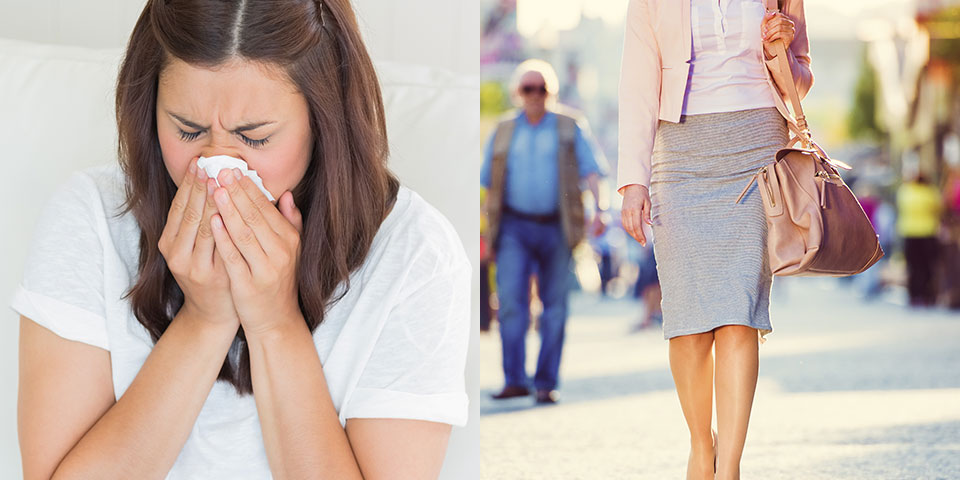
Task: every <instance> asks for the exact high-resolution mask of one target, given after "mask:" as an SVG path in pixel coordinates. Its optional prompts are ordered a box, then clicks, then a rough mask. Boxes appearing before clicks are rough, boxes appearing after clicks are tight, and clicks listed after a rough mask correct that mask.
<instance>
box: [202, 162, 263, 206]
mask: <svg viewBox="0 0 960 480" xmlns="http://www.w3.org/2000/svg"><path fill="white" fill-rule="evenodd" d="M197 166H198V167H200V168H202V169H203V170H204V171H205V172H207V176H208V177H210V178H212V179H215V180H217V185H220V180H219V179H217V175H219V174H220V170H223V169H224V168H239V169H240V172H241V173H243V174H244V175H246V176H248V177H250V180H253V183H255V184H256V185H257V187H259V188H260V191H261V192H263V194H264V195H266V196H267V198H268V199H270V201H271V202H273V201H274V200H275V199H274V198H273V195H270V192H268V191H267V189H266V188H264V187H263V180H262V179H261V178H260V175H257V171H256V170H249V169H247V162H244V161H243V160H240V159H239V158H234V157H231V156H229V155H217V156H215V157H209V158H207V157H200V160H198V161H197Z"/></svg>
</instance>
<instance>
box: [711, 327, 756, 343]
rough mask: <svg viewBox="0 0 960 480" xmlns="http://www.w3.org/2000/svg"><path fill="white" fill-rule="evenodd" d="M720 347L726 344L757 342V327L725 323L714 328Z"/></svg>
mask: <svg viewBox="0 0 960 480" xmlns="http://www.w3.org/2000/svg"><path fill="white" fill-rule="evenodd" d="M714 338H715V339H716V341H717V346H718V348H720V347H722V346H726V345H731V346H735V345H750V344H757V342H758V336H757V329H755V328H753V327H748V326H746V325H724V326H722V327H718V328H716V329H714Z"/></svg>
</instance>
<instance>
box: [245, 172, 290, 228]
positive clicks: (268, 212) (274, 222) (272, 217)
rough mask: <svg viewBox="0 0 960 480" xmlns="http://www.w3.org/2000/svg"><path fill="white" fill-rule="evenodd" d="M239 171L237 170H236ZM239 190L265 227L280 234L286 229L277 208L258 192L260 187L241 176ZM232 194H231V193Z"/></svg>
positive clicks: (246, 177)
mask: <svg viewBox="0 0 960 480" xmlns="http://www.w3.org/2000/svg"><path fill="white" fill-rule="evenodd" d="M238 171H239V170H238ZM238 183H239V185H240V189H241V190H243V191H244V193H246V194H247V198H249V199H250V203H252V204H253V206H254V207H256V209H257V210H258V211H259V212H260V214H261V215H262V216H263V218H264V220H266V222H267V225H269V226H270V228H272V229H273V231H274V232H276V233H280V232H282V231H283V228H284V227H286V225H285V224H286V223H287V222H285V221H284V220H283V215H281V214H280V212H279V211H278V210H277V207H275V206H273V203H271V202H270V200H269V199H268V198H267V196H266V195H264V194H263V192H262V191H261V190H260V187H258V186H257V184H256V183H253V180H251V179H250V177H248V176H246V175H243V174H241V175H240V178H239V181H238ZM231 193H232V192H231ZM241 211H242V210H241Z"/></svg>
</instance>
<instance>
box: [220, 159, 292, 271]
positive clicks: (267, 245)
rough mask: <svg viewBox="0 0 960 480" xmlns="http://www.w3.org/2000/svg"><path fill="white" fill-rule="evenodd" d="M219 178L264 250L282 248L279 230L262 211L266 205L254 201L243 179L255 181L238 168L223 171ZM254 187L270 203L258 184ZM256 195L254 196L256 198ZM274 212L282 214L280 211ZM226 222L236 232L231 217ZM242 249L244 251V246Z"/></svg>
mask: <svg viewBox="0 0 960 480" xmlns="http://www.w3.org/2000/svg"><path fill="white" fill-rule="evenodd" d="M218 178H219V179H220V185H222V186H223V188H224V189H226V191H227V193H228V194H229V197H230V200H231V202H232V203H233V205H234V207H235V208H236V211H237V212H239V214H240V219H241V220H242V221H243V223H245V224H247V227H249V228H250V230H252V231H253V234H254V236H256V238H257V243H259V244H260V246H261V248H262V249H263V251H264V252H266V253H267V254H272V253H273V252H275V251H276V250H277V249H279V248H281V247H282V245H280V239H279V237H278V236H277V232H276V231H275V230H274V229H273V227H271V226H270V225H269V224H268V223H267V219H266V218H265V217H264V215H263V212H262V211H261V208H265V207H258V206H257V205H256V204H255V203H254V200H253V199H251V198H250V195H248V194H247V193H246V191H245V190H244V187H243V184H244V182H243V180H247V181H248V182H250V183H251V184H253V181H252V180H250V179H249V178H247V177H246V176H244V175H243V174H241V173H240V170H238V169H230V170H229V171H224V172H221V174H220V175H219V177H218ZM253 188H255V189H257V193H256V196H259V197H260V198H262V199H263V200H264V201H266V202H267V204H269V203H270V202H269V201H267V199H266V197H264V196H263V193H262V192H260V191H259V189H258V188H257V186H256V185H253ZM256 196H255V197H254V198H256ZM218 205H219V204H218ZM270 208H271V209H273V210H276V208H275V207H274V206H273V205H270ZM274 213H276V214H277V215H280V212H274ZM224 222H226V225H227V230H228V231H230V233H231V234H233V233H234V232H236V230H234V229H232V228H231V227H232V225H231V224H230V218H224ZM241 251H243V249H242V248H241Z"/></svg>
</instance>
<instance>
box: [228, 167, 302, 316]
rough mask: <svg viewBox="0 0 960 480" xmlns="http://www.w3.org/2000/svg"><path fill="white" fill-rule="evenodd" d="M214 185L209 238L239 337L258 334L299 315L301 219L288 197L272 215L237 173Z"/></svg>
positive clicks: (266, 203) (269, 206)
mask: <svg viewBox="0 0 960 480" xmlns="http://www.w3.org/2000/svg"><path fill="white" fill-rule="evenodd" d="M218 179H219V181H220V185H221V187H220V188H217V189H216V190H215V191H214V195H213V196H214V199H215V201H216V204H217V207H218V208H219V210H220V213H219V215H214V216H213V218H212V219H211V226H212V228H213V238H214V240H215V241H216V245H217V252H218V253H219V254H220V257H221V258H222V259H223V262H224V264H225V265H226V269H227V274H228V275H229V277H230V289H231V291H232V293H233V302H234V305H235V306H236V309H237V313H238V314H239V316H240V323H241V325H243V330H244V332H245V333H246V334H247V335H251V334H262V333H264V332H267V331H270V330H273V329H275V328H276V327H280V326H282V325H281V322H283V321H288V320H289V319H291V318H298V317H300V316H301V315H302V313H301V311H300V304H299V301H298V295H297V292H298V288H297V262H298V261H299V258H300V233H301V232H302V231H303V218H302V216H301V214H300V210H299V209H297V207H296V206H295V205H294V203H293V194H292V193H290V192H289V191H288V192H285V193H284V194H283V195H281V196H280V198H279V200H278V201H277V203H278V205H279V206H280V209H279V210H278V209H277V207H275V206H274V205H273V204H272V203H270V201H269V200H267V197H266V196H265V195H264V194H263V192H261V191H260V189H259V188H257V186H256V185H255V184H254V183H253V181H252V180H250V178H248V177H246V176H245V175H242V174H240V171H239V170H237V169H231V170H223V171H221V172H220V175H219V176H218Z"/></svg>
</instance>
